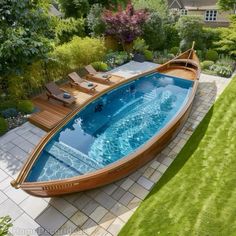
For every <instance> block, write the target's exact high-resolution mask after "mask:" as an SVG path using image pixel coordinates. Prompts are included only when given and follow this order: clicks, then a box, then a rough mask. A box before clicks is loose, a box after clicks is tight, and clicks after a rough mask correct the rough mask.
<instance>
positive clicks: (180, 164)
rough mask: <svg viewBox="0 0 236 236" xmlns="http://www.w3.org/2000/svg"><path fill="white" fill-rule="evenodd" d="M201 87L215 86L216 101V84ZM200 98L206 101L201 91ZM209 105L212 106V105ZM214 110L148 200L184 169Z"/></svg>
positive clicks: (207, 115)
mask: <svg viewBox="0 0 236 236" xmlns="http://www.w3.org/2000/svg"><path fill="white" fill-rule="evenodd" d="M201 86H202V87H206V88H207V87H209V86H213V88H212V89H213V98H214V99H215V97H216V91H217V87H216V85H215V83H214V82H213V83H201ZM198 96H200V97H201V98H202V99H204V96H202V94H201V92H200V91H199V90H198V92H197V95H196V99H197V98H199V97H198ZM209 105H210V106H211V105H212V104H209ZM195 106H196V104H195ZM213 110H214V105H212V106H211V108H210V110H209V111H208V112H207V114H206V115H205V117H204V118H203V120H202V121H201V123H200V124H199V125H198V127H197V128H196V129H195V131H194V132H193V134H192V136H191V137H190V138H189V140H188V141H187V142H186V144H185V146H184V147H183V148H182V150H181V151H180V152H179V154H178V155H177V157H176V158H175V160H174V161H173V162H172V164H171V166H170V167H169V168H168V169H167V170H166V172H165V173H164V174H163V175H162V177H161V179H160V180H159V181H158V182H157V184H156V185H155V186H154V188H153V189H152V191H151V192H150V193H149V194H148V196H147V197H146V199H148V198H150V197H151V196H152V195H153V194H156V193H157V192H158V191H159V190H160V189H161V188H162V187H163V186H164V185H166V184H167V183H168V182H169V181H170V180H171V179H172V178H174V177H175V175H176V174H177V173H178V172H179V171H180V170H181V169H182V167H183V166H184V165H185V163H186V162H187V161H188V159H189V158H190V157H191V155H192V154H193V153H194V152H195V150H196V149H197V148H198V146H199V143H200V142H201V140H202V138H203V137H204V135H205V133H206V131H207V128H208V125H209V123H210V120H211V117H212V114H213Z"/></svg>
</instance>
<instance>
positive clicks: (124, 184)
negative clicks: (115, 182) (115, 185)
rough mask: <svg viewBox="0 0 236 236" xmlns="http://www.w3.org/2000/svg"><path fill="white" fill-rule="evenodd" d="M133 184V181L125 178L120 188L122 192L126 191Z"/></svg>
mask: <svg viewBox="0 0 236 236" xmlns="http://www.w3.org/2000/svg"><path fill="white" fill-rule="evenodd" d="M133 184H134V181H133V180H132V179H130V178H127V179H126V180H125V181H124V182H123V183H122V184H121V185H120V187H121V188H123V189H124V190H128V189H129V188H130V187H131V186H132V185H133Z"/></svg>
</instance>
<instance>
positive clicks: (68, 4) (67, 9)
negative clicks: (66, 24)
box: [59, 0, 90, 18]
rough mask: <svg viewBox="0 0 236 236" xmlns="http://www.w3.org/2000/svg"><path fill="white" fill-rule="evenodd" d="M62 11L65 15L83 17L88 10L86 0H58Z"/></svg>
mask: <svg viewBox="0 0 236 236" xmlns="http://www.w3.org/2000/svg"><path fill="white" fill-rule="evenodd" d="M59 3H60V7H61V10H62V12H63V13H64V14H65V17H74V18H81V17H85V16H86V15H87V13H88V11H89V6H90V5H89V1H88V0H59Z"/></svg>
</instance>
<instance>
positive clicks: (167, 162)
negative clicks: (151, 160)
mask: <svg viewBox="0 0 236 236" xmlns="http://www.w3.org/2000/svg"><path fill="white" fill-rule="evenodd" d="M172 162H173V159H171V158H170V157H165V159H164V160H163V161H162V164H164V165H165V166H170V165H171V163H172Z"/></svg>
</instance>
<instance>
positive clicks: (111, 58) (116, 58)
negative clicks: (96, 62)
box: [106, 51, 130, 68]
mask: <svg viewBox="0 0 236 236" xmlns="http://www.w3.org/2000/svg"><path fill="white" fill-rule="evenodd" d="M129 59H130V56H129V55H128V53H127V52H125V51H118V52H110V53H108V54H107V55H106V62H107V64H108V66H109V67H111V68H113V67H115V66H120V65H122V64H124V63H126V62H128V61H129Z"/></svg>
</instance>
